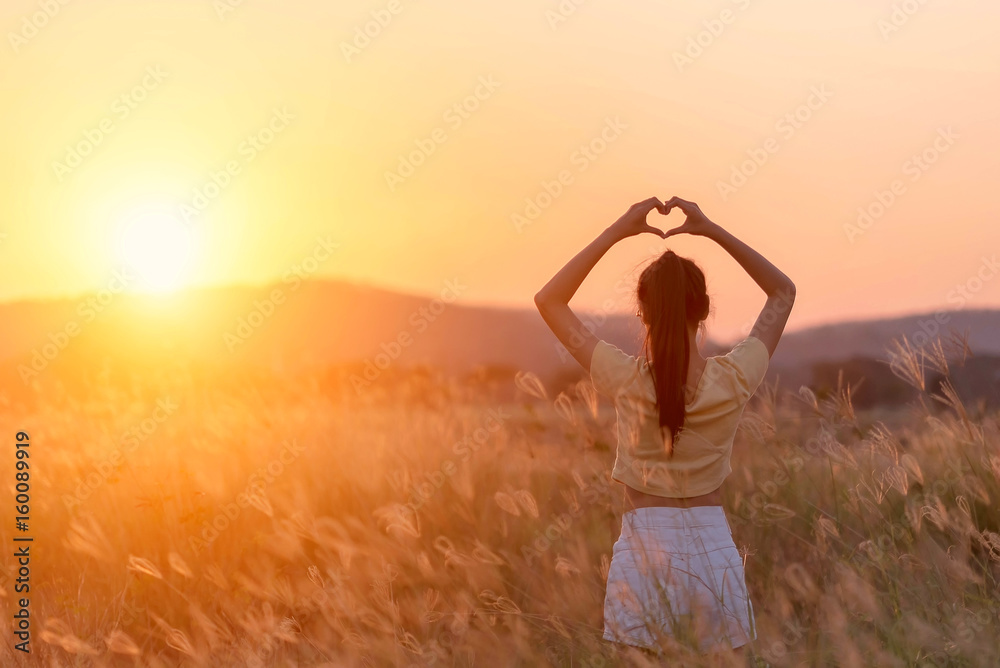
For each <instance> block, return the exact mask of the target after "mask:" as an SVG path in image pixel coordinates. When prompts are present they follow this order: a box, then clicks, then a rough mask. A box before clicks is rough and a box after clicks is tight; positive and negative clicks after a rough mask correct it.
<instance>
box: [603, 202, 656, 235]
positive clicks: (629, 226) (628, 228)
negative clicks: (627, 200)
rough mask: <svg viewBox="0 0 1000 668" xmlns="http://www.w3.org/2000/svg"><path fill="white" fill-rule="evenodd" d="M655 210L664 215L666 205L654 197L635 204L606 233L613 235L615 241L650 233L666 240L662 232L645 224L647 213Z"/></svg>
mask: <svg viewBox="0 0 1000 668" xmlns="http://www.w3.org/2000/svg"><path fill="white" fill-rule="evenodd" d="M653 209H656V210H657V211H659V212H660V213H661V214H662V213H665V211H666V205H665V204H664V203H663V202H661V201H660V200H659V199H657V198H656V197H650V198H649V199H647V200H643V201H642V202H637V203H635V204H633V205H632V206H630V207H629V208H628V211H626V212H625V213H624V214H623V215H622V217H621V218H619V219H618V220H616V221H615V222H614V223H612V224H611V227H609V228H608V231H610V232H612V233H613V234H614V235H615V239H625V238H627V237H632V236H635V235H637V234H642V233H643V232H650V233H652V234H656V235H658V236H659V237H660V238H666V234H665V233H664V232H663V230H660V229H657V228H655V227H653V226H652V225H650V224H649V223H647V222H646V216H647V215H649V212H650V211H652V210H653Z"/></svg>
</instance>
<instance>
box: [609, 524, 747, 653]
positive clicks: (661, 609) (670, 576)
mask: <svg viewBox="0 0 1000 668" xmlns="http://www.w3.org/2000/svg"><path fill="white" fill-rule="evenodd" d="M667 637H669V638H672V639H674V640H675V641H677V642H680V643H683V644H685V645H688V646H691V647H694V648H697V650H698V651H702V652H704V651H708V650H713V649H715V650H717V649H729V648H735V647H739V646H741V645H744V644H746V643H747V642H750V641H751V640H753V639H755V638H756V637H757V633H756V629H755V627H754V617H753V606H752V605H751V603H750V596H749V594H748V592H747V587H746V581H745V579H744V575H743V561H742V560H741V559H740V554H739V552H738V551H737V549H736V544H735V543H734V542H733V534H732V530H731V529H730V527H729V521H728V520H727V519H726V514H725V512H723V509H722V506H694V507H692V508H668V507H654V508H638V509H636V510H631V511H629V512H627V513H625V514H624V515H623V516H622V531H621V536H619V538H618V540H617V541H616V542H615V545H614V551H613V554H612V557H611V567H610V570H609V571H608V586H607V593H606V595H605V599H604V638H605V639H606V640H612V641H615V642H621V643H626V644H629V645H635V646H638V647H646V648H649V649H653V650H658V649H660V648H661V647H662V644H661V641H662V640H663V639H665V638H667Z"/></svg>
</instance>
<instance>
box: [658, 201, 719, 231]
mask: <svg viewBox="0 0 1000 668" xmlns="http://www.w3.org/2000/svg"><path fill="white" fill-rule="evenodd" d="M674 207H677V208H678V209H680V210H681V211H683V212H684V215H686V216H687V218H686V219H685V220H684V224H683V225H681V226H680V227H675V228H674V229H672V230H667V232H666V233H664V235H663V238H664V239H666V238H667V237H669V236H671V235H673V234H694V235H695V236H701V237H707V236H711V235H712V233H713V232H715V231H716V230H718V229H719V226H718V225H716V224H715V223H713V222H712V221H711V220H709V219H708V216H706V215H705V214H704V213H702V211H701V208H699V207H698V205H697V204H695V203H694V202H689V201H687V200H685V199H681V198H680V197H671V198H670V199H669V200H667V201H666V202H664V203H663V209H664V210H663V213H664V214H669V213H670V210H671V209H673V208H674Z"/></svg>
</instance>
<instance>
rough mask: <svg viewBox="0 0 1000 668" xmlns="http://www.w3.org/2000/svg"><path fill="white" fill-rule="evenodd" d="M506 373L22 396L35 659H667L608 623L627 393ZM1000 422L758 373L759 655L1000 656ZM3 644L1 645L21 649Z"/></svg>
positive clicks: (755, 541) (742, 539)
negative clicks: (492, 394)
mask: <svg viewBox="0 0 1000 668" xmlns="http://www.w3.org/2000/svg"><path fill="white" fill-rule="evenodd" d="M896 354H898V355H901V356H908V357H905V358H904V357H900V358H899V359H896V360H895V361H894V365H893V368H895V369H898V371H899V373H900V374H901V376H903V377H908V378H910V379H912V380H913V382H914V383H915V384H922V382H923V373H922V371H921V368H922V366H921V365H922V364H927V363H932V362H930V361H928V360H922V359H921V354H922V353H920V351H916V350H914V349H913V348H912V347H911V346H909V345H908V344H907V343H906V342H905V341H904V342H902V343H901V344H900V345H899V347H898V350H897V353H896ZM939 362H940V360H938V363H939ZM517 387H518V388H519V390H520V394H519V397H520V398H519V399H518V401H516V402H514V403H507V404H503V405H499V404H494V403H490V401H489V400H488V399H486V398H485V397H483V396H475V395H473V394H470V393H464V394H463V393H462V392H461V391H459V390H454V389H453V388H452V389H449V390H448V391H446V392H445V391H442V392H440V393H437V394H433V395H428V396H424V397H423V400H421V401H419V402H417V401H413V400H407V401H403V400H394V399H393V397H394V395H393V393H388V395H387V396H382V397H381V398H378V399H376V398H373V397H372V396H365V397H357V396H354V395H353V394H351V393H346V394H335V393H331V392H328V391H326V390H324V389H323V386H321V385H319V384H316V383H309V382H296V383H294V384H293V383H288V384H284V385H281V384H275V385H264V384H248V385H244V386H242V387H238V386H230V387H222V386H213V385H211V384H204V383H198V382H195V381H192V380H191V379H190V378H186V377H179V378H172V379H170V380H164V379H156V380H155V381H154V380H151V379H145V380H143V381H142V382H140V383H137V384H136V385H134V386H132V387H129V388H128V389H122V388H116V387H112V386H110V385H100V384H97V385H94V386H93V387H92V388H91V392H90V396H89V397H88V400H87V401H82V400H80V399H74V398H72V397H69V396H65V395H60V394H59V393H58V392H57V391H56V390H52V389H47V390H42V389H38V388H36V389H35V390H32V391H31V392H35V393H37V395H36V396H34V397H32V401H31V402H28V403H25V404H19V399H18V396H17V395H16V394H14V393H12V391H11V390H8V391H7V392H8V394H6V395H5V397H4V402H5V407H4V412H3V415H2V417H0V422H2V425H3V433H4V434H6V435H7V437H8V439H12V438H13V434H14V433H15V432H16V431H18V430H25V431H27V432H28V433H30V435H31V443H32V445H31V447H32V455H33V458H32V466H33V468H32V475H33V477H32V483H33V486H32V496H33V499H32V504H33V505H32V514H33V519H32V527H31V535H33V536H34V539H35V542H34V544H33V547H32V550H33V553H34V555H35V556H34V561H33V571H32V590H31V610H32V615H33V616H32V620H33V626H32V630H33V636H32V646H33V649H34V655H33V656H32V657H31V659H32V660H31V664H33V665H34V664H38V665H51V666H89V665H94V666H119V665H120V666H133V665H142V666H175V665H189V666H230V665H233V666H427V665H439V666H451V665H457V666H538V665H554V666H584V667H591V668H596V667H598V666H618V665H656V664H654V663H652V661H651V659H649V658H648V657H647V656H646V655H642V654H639V653H636V652H632V653H630V654H620V653H616V652H615V651H614V650H613V648H611V647H610V646H608V644H607V643H605V642H604V641H602V640H601V639H600V636H601V630H602V606H603V598H604V586H605V578H606V575H607V568H608V563H609V559H610V556H611V548H612V544H613V543H614V541H615V539H616V538H617V535H618V531H619V529H620V513H621V487H620V486H619V485H617V484H610V481H609V477H608V474H609V471H610V467H611V463H612V461H613V458H614V443H613V441H612V439H613V438H614V421H615V416H614V413H613V411H612V410H611V408H610V406H608V405H607V404H606V403H605V402H603V401H602V402H597V399H596V397H595V395H594V394H593V390H592V388H590V386H589V385H588V384H586V383H584V384H581V385H579V386H578V387H577V388H576V390H575V391H571V392H565V393H562V394H560V395H559V396H557V397H550V396H549V394H548V393H547V392H546V390H545V388H544V387H543V386H542V385H541V383H539V382H538V380H537V379H535V378H532V377H531V376H529V375H523V376H519V378H518V379H517ZM384 394H385V393H384ZM165 398H169V399H170V400H171V401H173V402H174V403H176V409H175V410H174V411H173V412H172V413H171V414H170V415H169V416H167V418H166V419H165V420H162V421H156V420H155V419H153V422H155V425H154V424H153V422H149V420H150V419H151V418H152V417H153V415H154V412H155V410H156V406H157V403H156V402H157V400H163V399H165ZM161 405H162V404H161ZM144 421H146V422H145V425H146V427H147V428H148V429H147V431H148V433H146V432H142V431H141V428H142V427H141V426H142V425H143V424H144ZM998 422H1000V415H998V414H997V412H995V411H994V412H987V411H982V410H979V409H978V408H976V407H966V406H964V405H962V403H961V401H960V400H959V399H958V397H957V395H955V394H954V392H953V391H952V390H951V389H945V390H944V391H943V393H942V395H941V396H939V397H937V398H935V397H931V396H930V395H927V394H925V395H924V399H923V400H922V401H921V402H919V403H918V404H916V405H915V406H913V407H911V408H910V409H908V410H906V411H897V412H895V413H892V414H885V415H883V414H876V413H872V414H862V413H856V412H855V410H854V409H853V407H852V406H851V402H850V393H849V390H848V389H846V388H845V389H843V390H842V391H841V392H839V393H837V394H836V395H835V396H832V397H828V398H825V399H818V398H817V397H816V396H815V395H813V394H812V393H811V392H808V391H803V392H801V393H800V392H799V391H798V390H797V389H796V391H786V390H784V389H777V388H773V387H768V388H761V390H760V391H759V392H758V396H757V397H755V399H754V403H753V404H752V405H751V407H750V408H748V410H747V413H746V416H745V420H744V424H743V427H742V428H741V431H740V434H739V437H738V439H737V445H736V450H735V453H734V460H733V469H734V473H733V475H732V476H731V477H730V478H729V480H728V481H727V483H726V487H725V498H726V501H725V507H726V512H727V514H728V515H729V517H730V523H731V525H732V526H733V533H734V537H735V539H736V542H737V545H738V547H740V549H741V552H743V553H745V555H746V573H747V581H748V585H749V588H750V592H751V596H752V601H753V606H754V611H755V614H756V621H757V631H758V636H759V637H758V640H757V642H756V643H755V646H754V648H753V651H752V658H751V659H750V663H751V664H752V665H766V664H770V665H774V666H799V665H803V666H817V665H831V666H832V665H843V666H848V665H850V666H853V665H880V666H909V665H941V666H944V665H949V666H950V665H970V666H987V665H990V666H992V665H1000V643H998V642H997V640H996V639H997V638H998V637H1000V620H998V610H1000V598H998V587H997V583H998V574H1000V525H998V513H997V511H996V504H997V503H998V501H1000V426H998ZM137 426H138V427H140V431H139V432H138V433H139V434H142V436H143V438H142V439H141V440H140V439H138V438H136V439H135V441H131V440H128V435H129V432H130V430H131V429H133V428H134V427H137ZM135 433H136V432H133V435H134V434H135ZM123 439H125V440H124V441H123ZM123 444H127V445H123ZM115 448H118V449H119V451H120V454H121V455H122V456H121V458H120V461H119V463H118V465H116V466H112V467H110V468H109V467H108V466H107V465H106V462H108V461H110V460H109V458H112V457H113V453H114V451H115ZM123 450H128V451H127V452H121V451H123ZM11 451H12V448H11V449H8V456H11V455H10V454H9V453H10V452H11ZM102 462H103V463H105V464H104V466H103V469H101V467H102ZM276 462H277V463H280V465H279V464H276ZM268 466H270V467H271V468H270V472H268ZM99 469H100V470H99ZM279 469H280V470H279ZM8 470H9V469H8ZM101 471H103V472H101ZM88 475H89V476H90V481H91V482H94V483H96V484H94V485H93V487H94V488H93V489H92V490H91V491H90V492H89V494H87V498H85V499H80V498H77V501H78V503H77V502H73V501H71V500H70V499H71V497H72V495H73V494H74V493H75V491H76V490H77V489H78V485H79V484H80V483H81V482H83V483H84V484H85V487H82V488H79V489H80V490H82V491H84V492H86V491H87V489H89V487H86V481H87V478H88ZM95 476H96V477H95ZM12 489H13V483H12V482H11V481H8V483H7V484H5V485H4V486H3V490H2V491H0V504H3V507H4V508H7V509H10V508H12V507H13V498H12ZM80 496H82V495H80ZM8 515H9V513H8ZM213 522H214V524H215V526H214V527H213V526H212V525H213ZM213 529H214V533H213ZM11 537H12V536H11V527H10V526H8V523H4V525H3V526H2V527H0V539H2V540H3V541H4V542H5V544H6V545H8V546H9V545H12V543H11ZM12 552H13V550H6V551H5V556H4V558H3V564H4V579H5V582H4V583H3V584H4V586H3V588H2V592H3V593H2V595H3V596H4V597H5V598H4V602H5V609H6V611H7V614H12V611H13V609H14V603H15V602H14V600H13V587H12V584H11V573H13V572H14V571H13V566H14V561H13V558H12V556H11V553H12ZM8 619H10V617H9V616H8ZM11 637H12V636H8V639H7V640H6V641H5V642H4V643H2V644H0V663H2V665H4V666H7V665H19V664H20V663H22V662H23V663H25V665H27V662H24V661H23V657H21V656H20V655H19V653H18V652H15V651H14V650H13V640H12V639H11ZM669 651H670V652H671V656H672V659H671V662H670V665H701V663H702V662H701V660H700V659H699V658H698V657H697V656H696V655H694V654H693V653H692V652H690V651H688V650H686V649H685V648H684V647H681V646H674V647H671V648H669ZM733 665H746V660H743V659H741V662H738V663H734V664H733Z"/></svg>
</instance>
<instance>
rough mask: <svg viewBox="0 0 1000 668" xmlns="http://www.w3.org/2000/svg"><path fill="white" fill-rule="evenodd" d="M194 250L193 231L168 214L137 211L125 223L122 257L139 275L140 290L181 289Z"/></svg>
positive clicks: (138, 287) (166, 290)
mask: <svg viewBox="0 0 1000 668" xmlns="http://www.w3.org/2000/svg"><path fill="white" fill-rule="evenodd" d="M192 250H193V249H192V238H191V233H190V231H189V230H188V228H187V227H186V226H185V225H184V224H183V223H182V222H181V221H179V220H178V219H177V218H175V217H174V216H172V215H170V214H168V213H162V212H143V213H140V214H135V215H133V216H130V217H129V218H127V219H126V221H125V223H124V225H123V229H122V235H121V258H122V260H123V261H124V262H125V263H127V264H128V265H130V266H131V267H132V268H133V269H135V272H136V274H137V275H138V277H139V279H138V285H136V286H134V288H136V289H140V290H146V291H150V292H170V291H173V290H176V289H177V288H179V287H180V286H181V284H182V283H183V281H184V277H185V273H186V270H187V269H188V267H189V264H190V260H191V255H192Z"/></svg>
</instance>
